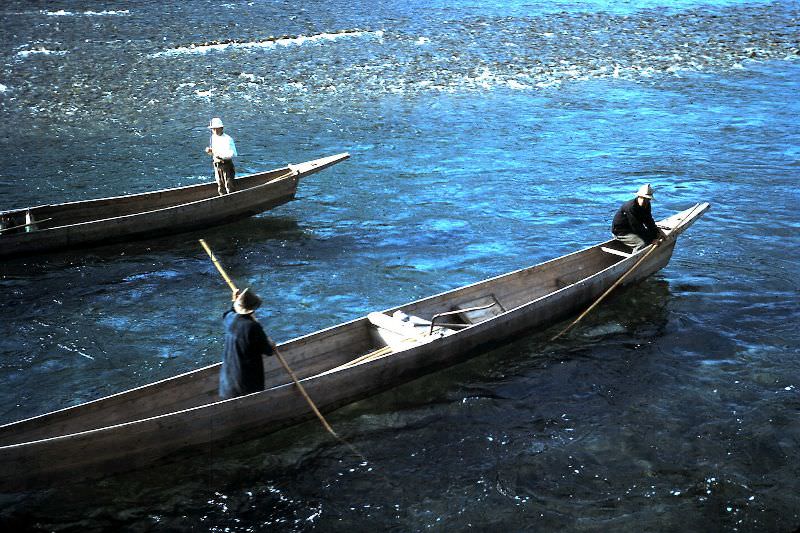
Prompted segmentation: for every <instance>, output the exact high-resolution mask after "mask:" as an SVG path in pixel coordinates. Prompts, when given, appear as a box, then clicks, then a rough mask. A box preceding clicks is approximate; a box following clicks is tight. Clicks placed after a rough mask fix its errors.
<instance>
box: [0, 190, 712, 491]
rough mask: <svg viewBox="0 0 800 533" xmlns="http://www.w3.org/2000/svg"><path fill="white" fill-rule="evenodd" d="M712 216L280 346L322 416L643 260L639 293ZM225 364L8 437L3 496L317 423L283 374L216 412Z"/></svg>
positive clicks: (3, 433)
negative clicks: (683, 239) (658, 240)
mask: <svg viewBox="0 0 800 533" xmlns="http://www.w3.org/2000/svg"><path fill="white" fill-rule="evenodd" d="M708 208H709V204H707V203H703V204H697V205H695V206H694V207H692V208H691V209H687V210H685V211H682V212H680V213H676V214H675V215H673V216H671V217H669V218H667V219H664V220H662V221H661V222H660V224H659V225H660V226H661V227H662V228H664V229H665V231H666V232H667V234H668V237H667V239H666V240H665V241H664V242H663V243H662V244H661V245H660V246H658V247H657V248H655V249H652V247H647V248H645V249H644V250H641V251H639V252H638V253H636V254H630V253H628V252H629V249H628V248H627V247H626V246H624V245H622V244H621V243H619V242H618V241H608V242H605V243H601V244H598V245H595V246H592V247H590V248H586V249H584V250H581V251H578V252H574V253H571V254H568V255H565V256H562V257H559V258H556V259H552V260H550V261H547V262H544V263H541V264H538V265H534V266H531V267H528V268H525V269H522V270H517V271H515V272H510V273H508V274H503V275H501V276H497V277H495V278H491V279H488V280H485V281H481V282H478V283H475V284H472V285H467V286H465V287H461V288H458V289H454V290H451V291H448V292H444V293H441V294H438V295H435V296H431V297H429V298H425V299H422V300H418V301H415V302H411V303H408V304H406V305H402V306H400V307H396V308H392V309H387V310H385V311H382V312H379V313H378V312H376V313H370V314H369V315H367V316H365V317H361V318H359V319H356V320H353V321H351V322H347V323H344V324H340V325H337V326H334V327H331V328H328V329H324V330H322V331H318V332H316V333H312V334H310V335H306V336H303V337H299V338H296V339H293V340H290V341H288V342H285V343H283V344H281V345H280V346H279V349H280V351H281V353H282V354H283V355H284V357H285V358H286V360H287V361H288V362H289V365H290V366H291V367H292V368H293V369H294V371H295V373H296V374H297V375H298V376H299V377H300V378H301V379H302V382H303V385H304V388H305V389H306V391H307V392H308V394H309V395H310V396H311V398H313V400H314V402H315V403H316V404H317V406H318V407H319V408H320V409H321V410H322V411H330V410H333V409H335V408H337V407H340V406H342V405H345V404H347V403H350V402H353V401H356V400H359V399H362V398H365V397H367V396H370V395H372V394H376V393H379V392H382V391H385V390H387V389H388V388H391V387H394V386H397V385H399V384H401V383H405V382H407V381H410V380H412V379H414V378H415V377H418V376H420V375H422V374H425V373H429V372H431V371H433V370H435V369H438V368H442V367H445V366H449V365H453V364H455V363H458V362H460V361H463V360H464V359H465V358H467V357H470V356H472V355H475V354H478V353H480V352H481V351H485V350H486V349H488V348H489V347H492V346H495V345H497V344H499V343H503V342H508V341H510V340H513V339H514V338H517V337H518V336H519V335H521V334H524V333H526V332H532V331H536V330H537V329H543V328H545V327H547V326H549V325H551V324H553V323H555V322H558V321H560V320H563V319H565V318H567V317H569V316H570V315H573V314H575V313H576V312H578V311H581V310H583V309H584V308H586V306H588V305H589V304H590V303H591V302H592V301H594V300H595V299H596V298H597V297H598V296H599V295H600V294H601V293H603V292H604V291H605V290H606V289H608V288H609V287H611V286H612V285H613V284H614V283H615V282H616V281H617V280H619V279H620V278H621V277H622V276H623V274H625V273H627V272H628V271H629V270H630V269H631V267H632V266H633V265H634V264H636V263H637V262H638V261H639V260H640V259H644V260H643V261H642V262H641V264H640V265H639V267H638V268H637V269H635V270H633V271H631V274H630V275H629V276H627V277H626V278H625V280H624V282H625V284H628V283H633V282H635V281H637V280H641V279H642V278H645V277H646V276H649V275H650V274H652V273H653V272H656V271H657V270H659V269H661V268H662V267H664V266H665V265H666V264H667V263H668V262H669V259H670V257H671V256H672V251H673V249H674V247H675V242H676V239H677V237H678V236H679V235H680V234H681V233H682V232H683V231H684V230H685V229H686V228H687V227H689V226H690V225H691V224H692V223H693V222H694V221H695V220H697V218H698V217H699V216H700V215H702V214H703V213H704V212H705V211H706V210H707V209H708ZM648 253H649V255H647V256H646V257H645V254H648ZM218 379H219V364H214V365H210V366H208V367H205V368H202V369H199V370H195V371H193V372H188V373H186V374H182V375H180V376H176V377H173V378H170V379H166V380H163V381H159V382H157V383H153V384H150V385H146V386H143V387H139V388H136V389H132V390H129V391H125V392H121V393H119V394H115V395H112V396H108V397H105V398H101V399H98V400H95V401H92V402H88V403H84V404H81V405H76V406H74V407H69V408H66V409H62V410H60V411H55V412H52V413H48V414H44V415H41V416H37V417H33V418H29V419H26V420H22V421H19V422H14V423H10V424H6V425H4V426H0V464H2V465H3V468H2V469H0V491H1V492H9V491H15V490H25V489H29V488H33V487H37V486H46V485H49V484H52V483H58V482H63V481H74V480H78V479H82V478H86V477H97V476H105V475H109V474H111V473H114V472H120V471H124V470H131V469H138V468H142V467H146V466H148V465H150V464H153V463H156V462H158V461H161V460H163V459H164V458H166V457H169V456H172V455H173V454H176V453H178V452H182V451H187V450H198V449H200V448H202V447H204V446H208V445H211V444H213V443H215V442H219V441H225V442H231V441H235V440H244V439H248V438H252V437H256V436H260V435H265V434H268V433H270V432H273V431H277V430H279V429H281V428H284V427H287V426H289V425H292V424H296V423H298V422H301V421H303V420H306V419H308V418H312V417H313V416H314V415H313V414H312V412H311V411H310V409H309V406H308V404H307V403H306V401H305V399H304V398H303V397H302V395H301V394H300V393H299V391H298V389H297V388H296V387H295V385H294V384H293V383H292V382H291V381H290V380H289V378H288V377H287V375H286V373H285V371H284V369H283V368H282V367H281V366H280V364H279V363H278V362H277V361H276V360H275V358H267V359H266V361H265V382H266V387H267V388H266V390H264V391H262V392H257V393H253V394H249V395H247V396H242V397H239V398H233V399H229V400H220V399H219V398H218V396H217V385H218Z"/></svg>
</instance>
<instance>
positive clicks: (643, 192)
mask: <svg viewBox="0 0 800 533" xmlns="http://www.w3.org/2000/svg"><path fill="white" fill-rule="evenodd" d="M636 196H641V197H642V198H647V199H648V200H652V199H653V188H652V187H651V186H650V184H649V183H645V184H644V185H642V186H641V187H639V190H638V191H637V193H636Z"/></svg>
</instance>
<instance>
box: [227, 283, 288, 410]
mask: <svg viewBox="0 0 800 533" xmlns="http://www.w3.org/2000/svg"><path fill="white" fill-rule="evenodd" d="M260 305H261V298H259V297H258V296H256V295H255V294H254V293H253V292H252V291H250V289H245V290H243V291H240V290H236V291H234V293H233V308H232V309H230V310H229V311H227V312H226V313H225V314H224V315H223V321H224V323H225V347H224V352H223V355H222V368H221V369H220V375H219V395H220V397H221V398H222V399H223V400H227V399H228V398H235V397H237V396H244V395H245V394H250V393H251V392H258V391H262V390H264V362H263V360H262V356H264V355H267V356H269V355H274V354H275V343H274V342H272V339H270V338H269V337H268V336H267V334H266V333H264V328H262V327H261V324H259V323H258V321H257V320H256V319H255V317H254V316H253V313H254V312H255V310H256V309H258V308H259V306H260Z"/></svg>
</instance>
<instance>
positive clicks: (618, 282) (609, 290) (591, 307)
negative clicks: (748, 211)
mask: <svg viewBox="0 0 800 533" xmlns="http://www.w3.org/2000/svg"><path fill="white" fill-rule="evenodd" d="M700 205H701V204H697V205H695V206H694V207H692V209H691V210H690V211H689V213H687V214H686V216H685V217H684V218H683V220H681V222H680V223H679V224H678V225H676V226H675V227H674V228H672V230H671V231H670V234H672V233H673V232H674V231H675V230H676V229H678V228H680V227H681V226H683V225H684V224H686V221H687V220H689V219H691V216H692V215H693V214H694V211H695V209H697V208H698V207H699V206H700ZM663 240H664V239H659V240H658V242H657V243H656V244H654V245H653V247H652V248H650V250H648V251H647V253H646V254H644V255H643V256H642V257H641V258H640V259H639V260H638V261H636V263H634V265H633V266H632V267H631V268H629V269H628V270H627V271H626V272H625V273H624V274H622V275H621V276H620V277H619V279H618V280H617V281H616V282H614V284H613V285H612V286H611V287H609V288H608V289H607V290H606V292H604V293H603V294H601V295H600V297H599V298H598V299H597V300H595V302H594V303H593V304H592V305H590V306H589V308H588V309H587V310H586V311H584V312H583V313H581V316H579V317H578V318H576V319H575V320H574V321H572V323H571V324H570V325H569V326H567V327H565V328H564V329H562V330H561V331H560V332H559V333H558V334H557V335H554V336H553V337H552V338H551V339H550V342H553V341H554V340H556V339H558V338H559V337H561V336H562V335H563V334H564V333H566V332H567V331H569V330H570V329H572V326H574V325H575V324H577V323H578V322H580V321H581V320H582V319H583V317H585V316H586V315H588V314H589V312H590V311H591V310H592V309H594V308H595V307H597V305H598V304H599V303H600V302H602V301H603V300H604V299H605V297H606V296H608V295H609V294H610V293H611V291H613V290H614V289H616V288H617V287H618V286H619V284H620V283H622V281H623V280H624V279H625V278H627V277H628V275H629V274H630V273H631V272H633V271H634V270H636V269H637V268H638V267H639V265H641V264H642V263H643V262H644V260H645V259H647V257H648V256H649V255H650V254H652V253H653V252H655V251H656V249H657V248H658V246H659V245H660V244H661V243H662V242H663Z"/></svg>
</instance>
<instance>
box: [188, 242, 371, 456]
mask: <svg viewBox="0 0 800 533" xmlns="http://www.w3.org/2000/svg"><path fill="white" fill-rule="evenodd" d="M200 245H201V246H202V247H203V249H205V251H206V253H207V254H208V257H210V258H211V262H212V263H214V266H215V267H217V270H218V271H219V273H220V274H221V275H222V279H224V280H225V282H226V283H227V284H228V287H230V289H231V290H232V291H236V290H238V289H237V288H236V284H235V283H233V280H231V278H230V276H228V273H227V272H225V269H224V268H222V265H221V264H220V262H219V261H218V260H217V257H216V256H215V255H214V252H212V251H211V248H210V247H209V246H208V243H206V241H205V240H204V239H200ZM274 349H275V356H276V357H277V358H278V361H280V363H281V365H282V366H283V368H284V369H285V370H286V373H287V374H289V377H290V378H292V381H293V382H294V384H295V386H296V387H297V390H299V391H300V394H302V395H303V398H305V400H306V402H308V406H309V407H311V410H312V411H313V412H314V414H315V415H317V418H318V419H319V421H320V422H322V425H323V427H325V429H326V430H327V431H328V433H330V434H331V435H333V437H334V438H335V439H336V440H338V441H339V442H341V443H342V444H344V445H345V446H347V447H348V448H350V450H351V451H352V452H353V453H355V454H356V455H358V456H359V457H361V458H362V459H363V460H364V462H369V461H367V458H366V457H364V456H363V455H362V454H361V452H359V451H358V450H357V449H356V448H355V447H354V446H353V445H352V444H350V443H349V442H347V441H346V440H344V439H343V438H342V437H340V436H339V435H338V434H337V433H336V432H335V431H334V430H333V428H332V427H331V425H330V424H328V421H327V420H325V417H324V416H322V413H321V412H320V411H319V409H318V408H317V405H316V404H315V403H314V400H312V399H311V397H310V396H309V395H308V393H307V392H306V389H305V387H303V385H302V384H301V383H300V380H299V379H297V375H296V374H295V373H294V371H292V369H291V367H290V366H289V364H288V363H287V362H286V359H284V358H283V355H281V353H280V352H279V351H278V348H277V347H275V348H274Z"/></svg>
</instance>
